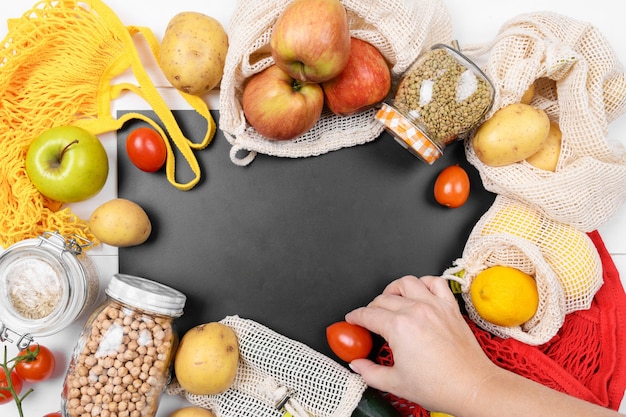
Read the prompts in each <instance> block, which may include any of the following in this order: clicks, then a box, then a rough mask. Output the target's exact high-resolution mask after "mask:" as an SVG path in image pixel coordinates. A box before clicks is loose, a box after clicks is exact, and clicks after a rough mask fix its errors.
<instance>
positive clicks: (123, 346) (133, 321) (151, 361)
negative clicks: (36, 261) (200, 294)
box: [61, 274, 186, 417]
mask: <svg viewBox="0 0 626 417" xmlns="http://www.w3.org/2000/svg"><path fill="white" fill-rule="evenodd" d="M106 295H107V299H106V301H105V302H104V303H103V304H102V305H101V306H100V307H99V308H97V309H96V310H95V311H94V312H93V313H92V315H91V316H90V318H89V319H88V320H87V323H86V324H85V327H84V329H83V332H82V334H81V336H80V338H79V340H78V343H77V344H76V346H75V347H74V351H73V354H72V358H71V361H70V365H69V368H68V371H67V374H66V376H65V382H64V386H63V392H62V395H61V398H62V412H63V415H64V416H65V417H87V416H89V417H98V416H101V417H154V415H155V414H156V412H157V408H158V404H159V401H160V397H161V394H162V393H163V391H164V389H165V387H166V385H167V383H168V382H169V379H170V371H171V364H172V363H173V362H172V361H173V357H174V354H175V351H176V346H177V344H178V337H177V334H176V331H175V330H174V328H173V321H174V319H175V318H176V317H179V316H181V315H182V313H183V307H184V305H185V301H186V297H185V295H184V294H182V293H181V292H179V291H177V290H175V289H173V288H170V287H168V286H165V285H163V284H160V283H157V282H154V281H151V280H148V279H145V278H140V277H135V276H132V275H124V274H117V275H115V276H113V278H112V279H111V281H110V283H109V285H108V286H107V288H106Z"/></svg>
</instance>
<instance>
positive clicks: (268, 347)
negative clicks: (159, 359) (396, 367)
mask: <svg viewBox="0 0 626 417" xmlns="http://www.w3.org/2000/svg"><path fill="white" fill-rule="evenodd" d="M221 323H223V324H225V325H226V326H228V327H230V328H231V329H233V330H234V332H235V334H236V335H237V339H238V341H239V367H238V369H237V375H236V376H235V381H234V382H233V385H232V386H231V387H230V388H229V389H228V390H227V391H225V392H223V393H221V394H217V395H193V394H190V393H188V392H185V391H184V390H183V389H182V388H181V387H180V385H179V384H178V383H177V382H176V381H175V380H174V381H173V382H172V383H171V384H170V385H169V387H168V393H170V394H179V395H183V396H184V397H185V398H187V399H188V400H189V401H190V402H191V403H193V404H194V405H197V406H199V407H203V408H206V409H209V410H212V411H213V412H214V413H215V415H216V416H217V417H235V416H236V417H259V416H267V417H269V416H275V417H283V416H284V412H285V410H287V411H289V412H290V413H291V415H292V416H293V417H343V416H345V417H348V416H350V415H351V414H352V411H353V410H354V409H355V408H356V406H357V404H358V403H359V400H360V399H361V395H362V394H363V392H364V391H365V388H366V385H365V382H364V381H363V379H362V378H361V377H360V376H359V375H357V374H355V373H353V372H351V371H350V370H348V369H347V368H346V367H344V366H343V365H340V364H339V363H337V362H335V361H333V360H332V359H330V358H328V357H327V356H325V355H322V354H321V353H319V352H316V351H315V350H313V349H311V348H309V347H308V346H306V345H304V344H302V343H300V342H297V341H294V340H291V339H288V338H287V337H285V336H283V335H280V334H278V333H276V332H274V331H273V330H271V329H269V328H267V327H265V326H263V325H261V324H259V323H257V322H255V321H252V320H248V319H243V318H240V317H238V316H228V317H225V318H224V319H223V320H222V321H221ZM283 403H284V409H283Z"/></svg>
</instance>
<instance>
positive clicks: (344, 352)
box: [326, 321, 373, 362]
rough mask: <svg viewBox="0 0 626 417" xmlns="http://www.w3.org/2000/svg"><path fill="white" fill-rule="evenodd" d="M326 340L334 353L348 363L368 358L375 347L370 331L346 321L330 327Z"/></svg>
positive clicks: (327, 329) (327, 330)
mask: <svg viewBox="0 0 626 417" xmlns="http://www.w3.org/2000/svg"><path fill="white" fill-rule="evenodd" d="M326 340H327V341H328V346H330V349H331V350H332V351H333V353H334V354H335V355H337V357H339V358H340V359H342V360H344V361H346V362H352V361H353V360H355V359H361V358H367V356H368V355H369V354H370V351H371V350H372V345H373V341H372V334H371V333H370V331H369V330H367V329H366V328H364V327H361V326H357V325H355V324H350V323H348V322H345V321H338V322H336V323H333V324H331V325H330V326H328V327H327V328H326Z"/></svg>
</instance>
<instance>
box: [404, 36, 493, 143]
mask: <svg viewBox="0 0 626 417" xmlns="http://www.w3.org/2000/svg"><path fill="white" fill-rule="evenodd" d="M466 71H470V70H469V69H468V68H467V67H466V66H465V65H462V64H461V63H459V61H457V59H456V58H455V57H454V56H453V55H452V53H451V51H449V50H448V49H447V48H438V49H433V50H432V51H430V52H429V53H428V54H426V55H425V56H424V57H423V58H422V59H420V60H419V61H417V63H416V64H415V65H413V66H412V67H411V68H410V69H409V71H408V72H407V74H405V76H404V78H403V79H402V81H401V82H400V85H399V86H398V90H397V92H396V95H395V97H394V100H393V105H394V107H395V108H396V109H398V110H399V111H400V112H402V113H403V114H404V115H405V116H407V117H408V118H409V119H411V120H412V121H413V122H414V123H417V124H419V125H420V127H421V128H422V129H423V130H424V131H425V133H426V134H427V136H428V137H429V138H430V139H431V140H432V141H434V142H435V143H436V144H437V145H446V144H448V143H449V142H451V141H453V140H455V139H456V138H457V137H458V136H459V135H461V134H463V133H465V132H467V131H469V130H470V129H472V128H473V127H474V126H475V125H476V124H477V123H478V122H479V121H480V119H481V118H482V117H483V116H484V114H485V113H486V112H487V111H488V110H489V108H490V107H491V104H492V99H493V89H492V87H491V84H490V83H489V82H488V81H487V80H486V79H484V78H483V77H480V76H477V75H474V76H475V78H476V88H475V90H473V91H472V92H471V94H469V95H468V96H467V97H465V98H464V99H463V100H458V99H457V94H458V93H459V91H458V89H459V86H460V85H463V84H462V83H461V77H462V76H463V73H464V72H466ZM425 82H426V83H431V84H432V89H431V90H430V91H431V94H430V97H421V94H422V92H421V89H422V86H423V85H424V84H425Z"/></svg>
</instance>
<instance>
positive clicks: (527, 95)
mask: <svg viewBox="0 0 626 417" xmlns="http://www.w3.org/2000/svg"><path fill="white" fill-rule="evenodd" d="M534 95H535V83H532V84H531V85H529V86H528V88H527V89H526V91H524V94H523V95H522V98H521V99H520V103H524V104H530V102H531V101H532V100H533V97H534Z"/></svg>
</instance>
